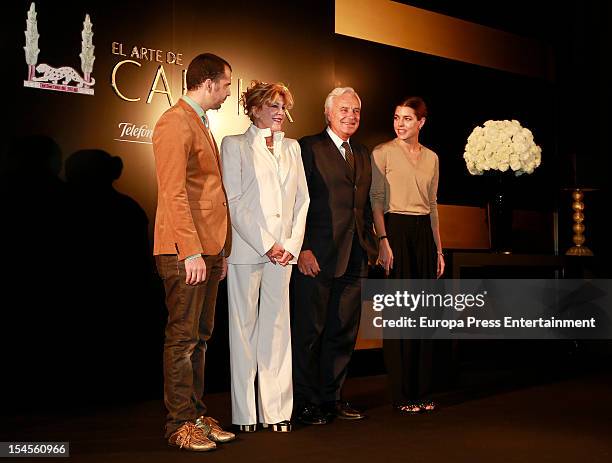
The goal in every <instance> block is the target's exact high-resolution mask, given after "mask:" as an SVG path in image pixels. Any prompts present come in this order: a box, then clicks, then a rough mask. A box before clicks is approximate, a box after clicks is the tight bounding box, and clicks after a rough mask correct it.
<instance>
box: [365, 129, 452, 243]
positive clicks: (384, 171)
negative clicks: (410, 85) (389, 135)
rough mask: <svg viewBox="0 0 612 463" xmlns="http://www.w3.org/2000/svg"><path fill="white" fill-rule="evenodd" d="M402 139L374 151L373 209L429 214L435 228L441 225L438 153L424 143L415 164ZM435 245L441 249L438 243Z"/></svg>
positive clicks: (379, 146)
mask: <svg viewBox="0 0 612 463" xmlns="http://www.w3.org/2000/svg"><path fill="white" fill-rule="evenodd" d="M399 143H400V142H399V141H398V139H397V138H394V139H393V140H391V141H388V142H386V143H381V144H380V145H378V146H377V147H376V148H374V151H373V152H372V186H371V188H370V200H371V202H372V209H373V210H382V211H383V212H384V213H387V212H392V213H394V214H409V215H426V214H429V215H430V216H431V228H432V230H434V231H435V230H436V229H437V228H438V206H437V194H438V176H439V168H438V156H437V155H436V153H434V152H433V151H432V150H430V149H429V148H426V147H425V146H423V148H422V150H421V154H420V156H419V158H418V160H417V162H416V164H413V163H412V161H410V160H409V159H408V156H407V155H406V153H405V152H404V150H403V149H402V148H401V146H400V145H399ZM436 235H437V234H436V233H434V236H436ZM436 245H437V246H438V249H439V248H440V246H439V243H436Z"/></svg>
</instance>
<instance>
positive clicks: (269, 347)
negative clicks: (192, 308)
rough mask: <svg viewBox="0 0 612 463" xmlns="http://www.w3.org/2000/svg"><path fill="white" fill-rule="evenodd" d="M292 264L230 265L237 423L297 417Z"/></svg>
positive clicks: (230, 321) (234, 398) (231, 352)
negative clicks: (294, 414)
mask: <svg viewBox="0 0 612 463" xmlns="http://www.w3.org/2000/svg"><path fill="white" fill-rule="evenodd" d="M291 267H292V266H291V265H287V266H286V267H282V266H281V265H274V264H272V263H265V264H245V265H237V264H229V265H228V274H227V289H228V291H227V292H228V306H229V344H230V368H231V375H232V381H231V384H232V423H233V424H255V423H257V422H258V421H259V422H260V423H278V422H280V421H284V420H289V419H291V412H292V409H293V387H292V380H291V331H290V324H289V279H290V277H291ZM256 374H257V392H258V397H257V404H258V407H257V409H256V406H255V375H256Z"/></svg>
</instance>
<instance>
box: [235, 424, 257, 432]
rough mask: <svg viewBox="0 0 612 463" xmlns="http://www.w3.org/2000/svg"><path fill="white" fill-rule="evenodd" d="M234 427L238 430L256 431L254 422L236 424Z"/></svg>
mask: <svg viewBox="0 0 612 463" xmlns="http://www.w3.org/2000/svg"><path fill="white" fill-rule="evenodd" d="M235 426H236V429H238V431H240V432H255V431H257V425H256V424H237V425H235Z"/></svg>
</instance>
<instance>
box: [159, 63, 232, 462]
mask: <svg viewBox="0 0 612 463" xmlns="http://www.w3.org/2000/svg"><path fill="white" fill-rule="evenodd" d="M231 74H232V68H231V66H230V65H229V63H227V61H225V60H224V59H222V58H219V57H218V56H215V55H213V54H210V53H205V54H201V55H199V56H197V57H196V58H194V59H193V61H192V62H191V63H190V64H189V67H188V69H187V93H186V95H184V96H183V97H182V98H181V99H180V100H179V101H178V103H177V104H175V105H174V106H172V107H171V108H170V109H168V110H167V111H166V112H165V113H164V114H163V115H162V116H161V118H160V119H159V121H158V122H157V125H156V126H155V131H154V132H153V151H154V154H155V166H156V169H157V186H158V202H157V214H156V217H155V245H154V254H155V260H156V264H157V268H158V271H159V274H160V276H161V278H162V280H163V282H164V288H165V291H166V306H167V308H168V322H167V325H166V333H165V342H164V402H165V404H166V408H167V410H168V415H167V421H166V438H167V439H168V443H169V444H170V445H173V446H178V447H180V448H185V449H189V450H195V451H207V450H212V449H214V448H215V447H216V443H219V442H227V441H230V440H232V439H234V437H235V436H234V434H232V433H230V432H227V431H224V430H223V429H221V427H220V426H219V423H218V422H217V421H216V420H215V419H214V418H211V417H208V416H205V415H206V406H205V405H204V402H203V401H202V396H203V394H204V361H205V352H206V341H207V340H208V339H209V338H210V336H211V334H212V330H213V324H214V315H215V302H216V299H217V288H218V286H219V281H220V280H222V279H223V278H225V274H226V272H227V263H226V257H227V256H228V255H229V252H230V247H231V236H232V235H231V224H230V218H229V212H228V207H227V196H226V193H225V190H224V188H223V183H222V179H221V165H220V162H219V150H218V147H217V144H216V142H215V139H214V137H213V135H212V133H211V131H210V129H209V126H208V119H207V117H206V111H207V110H209V109H219V108H220V107H221V104H222V103H223V102H224V101H225V99H226V98H227V97H228V96H229V95H230V86H231Z"/></svg>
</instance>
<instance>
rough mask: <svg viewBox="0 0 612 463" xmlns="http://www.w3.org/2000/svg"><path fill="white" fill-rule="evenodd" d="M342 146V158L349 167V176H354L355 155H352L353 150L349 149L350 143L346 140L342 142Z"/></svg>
mask: <svg viewBox="0 0 612 463" xmlns="http://www.w3.org/2000/svg"><path fill="white" fill-rule="evenodd" d="M342 148H344V158H345V160H346V163H347V164H348V166H349V168H350V169H351V177H353V178H355V156H353V151H352V150H351V145H349V144H348V142H346V141H345V142H343V143H342Z"/></svg>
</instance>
